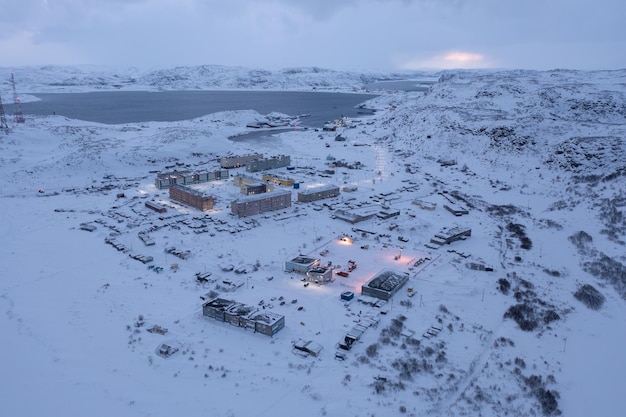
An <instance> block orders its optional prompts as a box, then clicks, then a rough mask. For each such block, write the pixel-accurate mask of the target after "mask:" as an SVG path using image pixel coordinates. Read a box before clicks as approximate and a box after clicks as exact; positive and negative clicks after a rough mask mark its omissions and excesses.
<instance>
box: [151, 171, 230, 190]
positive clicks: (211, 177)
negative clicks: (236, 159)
mask: <svg viewBox="0 0 626 417" xmlns="http://www.w3.org/2000/svg"><path fill="white" fill-rule="evenodd" d="M228 176H229V173H228V170H227V169H221V170H217V171H202V172H189V171H172V172H163V173H160V174H157V177H156V180H155V182H154V185H155V186H156V187H157V188H158V189H159V190H162V189H164V188H169V187H171V186H173V185H189V184H199V183H201V182H209V181H216V180H222V179H227V178H228Z"/></svg>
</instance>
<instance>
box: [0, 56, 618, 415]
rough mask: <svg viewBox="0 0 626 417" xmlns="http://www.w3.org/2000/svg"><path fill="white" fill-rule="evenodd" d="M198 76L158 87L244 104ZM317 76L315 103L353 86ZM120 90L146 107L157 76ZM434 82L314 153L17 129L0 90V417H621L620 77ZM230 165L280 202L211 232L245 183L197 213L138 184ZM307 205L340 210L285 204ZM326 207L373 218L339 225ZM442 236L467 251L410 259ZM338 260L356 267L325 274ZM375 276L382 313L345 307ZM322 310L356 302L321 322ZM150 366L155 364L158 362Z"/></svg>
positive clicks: (134, 129)
mask: <svg viewBox="0 0 626 417" xmlns="http://www.w3.org/2000/svg"><path fill="white" fill-rule="evenodd" d="M219 69H220V71H217V69H216V68H213V67H211V68H204V69H203V70H202V71H200V70H198V69H189V68H182V69H179V72H180V73H181V74H184V77H181V78H184V79H185V80H186V82H187V84H185V85H183V86H182V87H188V86H189V85H192V84H195V85H196V86H200V87H199V88H221V87H224V85H226V87H233V86H235V87H237V88H251V83H252V81H250V79H251V78H252V76H251V75H250V72H242V71H243V70H242V69H235V70H232V71H231V72H228V70H227V69H225V68H219ZM38 71H39V72H38ZM99 71H100V72H98V73H96V75H94V77H89V76H88V74H89V71H88V70H86V69H84V68H83V69H79V68H76V69H72V68H56V67H51V68H45V69H39V70H37V69H28V71H26V70H25V73H27V74H28V77H27V81H22V83H24V84H22V85H18V86H19V88H20V89H21V90H24V91H33V92H36V91H42V92H43V91H48V92H49V91H58V90H55V86H56V85H57V84H58V83H59V81H58V80H59V79H65V80H68V79H69V77H70V76H69V75H68V74H72V73H75V74H80V76H76V77H75V78H74V84H75V85H74V86H73V88H72V91H90V90H96V89H115V88H117V87H115V86H112V83H114V82H115V80H118V81H119V79H120V77H119V76H116V75H111V74H110V73H106V71H105V70H99ZM172 73H176V71H175V70H171V71H168V72H167V74H172ZM0 74H3V76H5V75H6V74H7V70H6V69H3V70H2V71H0ZM225 74H227V75H225ZM242 74H243V75H242ZM15 75H16V78H17V79H19V76H20V73H19V72H16V74H15ZM323 75H324V76H325V77H326V78H325V79H324V80H323V85H326V86H330V88H332V85H333V80H336V84H337V86H338V89H344V90H345V89H346V88H348V87H347V86H350V87H349V88H353V86H354V85H356V84H354V83H356V81H357V80H358V77H355V76H354V75H352V74H350V75H349V76H348V75H345V74H342V73H334V72H332V73H324V74H323ZM132 76H133V77H135V78H133V79H135V80H139V81H137V84H136V85H139V86H140V87H142V88H146V89H149V88H150V84H149V82H146V81H145V80H146V79H150V80H152V79H155V80H158V79H159V78H158V77H157V76H156V75H155V74H150V77H152V78H149V77H148V75H145V74H144V75H141V76H139V75H137V74H133V75H132ZM255 76H257V77H258V76H259V74H256V75H255ZM282 76H283V78H282V79H281V74H276V73H269V72H268V73H267V74H265V77H266V78H267V79H271V80H272V81H271V85H272V87H271V88H281V87H284V88H285V89H290V88H293V89H297V88H305V89H306V88H308V89H310V88H312V85H311V82H310V79H311V77H316V78H315V82H314V84H317V85H319V84H320V83H321V82H322V81H320V80H319V77H320V74H319V71H312V72H307V71H304V70H303V71H302V72H295V73H290V74H289V76H287V74H282ZM431 76H432V74H431ZM436 76H437V77H439V82H437V83H435V84H433V85H432V86H431V87H430V88H429V90H428V91H427V92H426V93H421V92H385V93H383V94H382V95H381V96H379V97H378V98H376V99H374V100H371V101H370V102H368V103H367V105H368V107H371V108H374V109H376V114H375V115H373V116H367V117H364V118H362V119H358V120H357V119H354V120H347V121H346V126H340V127H338V128H337V130H336V131H322V130H321V129H303V128H299V127H295V126H294V127H291V128H287V129H286V130H281V131H280V132H276V133H273V131H272V130H267V135H266V136H263V135H261V136H259V137H242V138H236V136H237V135H241V134H243V133H247V132H250V131H251V129H250V128H247V127H246V125H247V124H250V123H253V122H258V121H259V120H263V119H264V118H265V117H266V116H267V115H260V114H258V113H256V112H254V111H237V112H222V113H215V114H210V115H206V116H204V117H201V118H198V119H193V120H186V121H180V122H171V123H162V122H146V123H138V124H125V125H104V124H97V123H91V122H84V121H79V120H69V119H66V118H64V117H61V116H50V117H33V116H29V115H28V114H26V115H25V119H26V120H25V123H23V124H17V123H14V122H13V117H12V113H11V112H12V109H13V106H12V103H10V102H8V100H9V98H10V97H12V96H11V93H10V90H8V89H7V84H2V86H3V87H2V88H3V89H2V98H3V103H4V107H5V111H6V112H7V120H8V125H9V128H10V129H9V132H8V134H5V133H4V132H2V133H0V167H1V172H2V177H3V181H2V183H1V184H0V214H1V215H2V218H3V222H2V223H1V224H0V235H1V236H3V238H2V240H1V241H0V260H1V262H0V311H2V313H3V314H2V315H1V316H0V323H1V328H2V329H3V330H4V338H3V340H4V343H2V344H1V345H0V355H1V356H2V358H3V360H2V362H1V364H0V374H1V375H2V376H3V378H2V379H1V381H2V382H0V391H1V392H2V396H0V415H2V416H41V415H65V416H80V415H95V416H105V415H107V416H111V415H116V416H171V415H179V414H183V415H188V416H195V415H211V416H216V417H217V416H220V417H221V416H291V415H298V416H302V417H306V416H325V415H327V416H336V415H344V416H398V415H407V416H470V415H471V416H505V415H508V416H536V415H559V414H562V415H564V416H568V417H570V416H580V417H586V416H591V415H597V416H617V415H621V413H622V411H621V410H624V409H625V408H626V399H625V398H624V396H623V395H622V391H623V386H624V383H625V382H626V377H625V375H626V356H625V355H624V353H623V352H624V349H623V345H622V342H624V339H625V336H624V335H625V334H626V321H625V320H624V312H625V304H624V301H625V299H626V266H625V264H626V255H625V253H626V244H625V242H624V240H625V234H626V217H625V215H624V206H625V205H626V186H625V184H626V162H625V161H626V139H625V133H626V96H625V94H626V87H625V86H626V83H625V79H626V72H624V71H610V72H574V71H552V72H526V71H511V72H479V71H475V72H446V73H442V74H436ZM128 77H129V79H130V76H128ZM185 77H186V78H185ZM246 77H248V78H246ZM394 77H396V76H390V78H394ZM95 78H98V79H99V80H100V84H99V87H98V88H96V87H94V84H95V83H94V82H92V81H93V79H95ZM347 79H350V80H351V81H350V82H348V81H346V80H347ZM86 80H87V81H86ZM216 80H218V81H216ZM219 80H221V81H219ZM235 80H237V81H236V82H235ZM242 80H248V81H245V82H244V81H242ZM281 80H282V81H281ZM285 80H286V81H285ZM371 81H373V80H371ZM218 82H221V83H222V84H219V85H218V84H215V83H218ZM268 82H269V81H268ZM55 83H56V84H55ZM212 83H213V84H212ZM303 86H304V87H303ZM179 87H180V86H179ZM188 88H192V87H188ZM272 116H277V115H272ZM288 116H290V115H284V120H290V119H289V117H288ZM338 135H341V137H343V138H345V139H346V140H345V141H341V140H336V139H337V136H338ZM233 137H235V138H234V139H233ZM252 153H262V154H263V155H264V156H266V157H270V156H273V155H278V154H284V155H289V156H290V158H291V168H293V169H286V168H280V169H277V170H272V171H271V173H272V174H276V175H278V176H280V177H289V178H293V179H294V180H295V181H296V182H297V183H298V184H299V186H300V188H299V189H295V188H293V187H281V186H276V188H284V189H287V190H290V191H291V193H292V198H291V201H292V204H291V206H290V207H288V208H286V209H282V210H277V211H271V212H266V213H263V214H260V215H255V216H250V217H243V218H238V217H236V216H235V215H233V214H231V211H230V203H231V202H232V201H234V200H236V199H238V198H241V197H242V194H241V192H240V189H239V187H238V186H236V185H234V183H233V177H234V176H235V175H237V174H247V175H253V176H256V177H258V178H259V179H260V173H247V172H246V170H245V168H236V169H231V170H230V178H228V179H222V180H218V181H214V182H207V183H202V184H198V185H194V186H193V187H194V188H196V189H197V190H199V191H203V192H205V193H208V194H210V195H212V196H213V197H214V199H215V207H214V209H213V210H210V211H206V212H202V211H199V210H196V209H193V208H191V207H187V206H184V205H182V204H179V203H177V202H175V201H172V200H170V198H169V194H168V190H166V189H164V190H159V189H157V188H156V186H155V179H156V175H157V173H158V172H168V171H172V170H188V171H194V172H195V171H198V172H199V171H215V170H218V169H220V164H219V160H220V158H222V157H225V156H227V155H247V154H252ZM321 185H335V186H338V187H340V188H341V190H342V191H341V193H340V195H339V196H337V197H334V198H330V199H325V200H319V201H316V202H313V203H300V202H298V198H297V196H298V192H300V191H303V190H305V189H308V188H312V187H316V186H321ZM148 201H150V202H155V203H158V204H161V205H163V206H164V207H165V208H166V210H167V211H166V212H165V213H157V212H155V211H153V210H150V209H149V208H147V207H146V206H145V203H146V202H148ZM444 206H449V207H457V208H463V209H466V210H467V214H463V215H459V216H456V215H454V214H452V213H451V212H450V211H448V210H447V209H445V208H444ZM342 210H343V211H347V212H352V213H360V214H364V213H366V214H367V213H375V214H376V215H374V216H373V217H370V218H367V219H366V220H363V221H361V222H359V223H355V224H351V223H349V222H347V221H345V220H342V219H341V218H340V217H341V216H340V215H339V216H338V213H341V211H342ZM384 213H398V215H397V216H393V217H390V218H386V219H385V218H382V217H385V216H384V215H383V214H384ZM453 227H459V228H470V229H471V236H469V237H466V238H464V239H461V240H457V241H454V242H452V243H450V244H443V245H437V244H434V243H432V242H431V239H435V235H436V234H438V233H440V232H441V231H442V230H443V229H445V228H448V229H449V228H453ZM84 229H88V230H84ZM146 235H148V236H149V238H150V241H151V242H154V244H153V245H146V244H145V243H144V241H143V240H142V239H141V237H145V236H146ZM342 238H343V239H342ZM110 239H113V240H114V242H116V244H117V245H118V246H119V247H120V248H122V250H116V248H115V247H113V245H111V244H107V243H106V242H105V240H108V241H109V242H110V241H111V240H110ZM435 240H436V239H435ZM173 247H174V248H176V250H177V251H176V252H177V253H179V254H180V253H182V254H188V256H183V257H180V256H177V255H176V254H175V253H174V251H171V250H170V249H171V248H173ZM168 250H169V252H168ZM129 255H142V256H145V257H147V256H149V257H152V260H151V261H149V262H146V263H143V262H141V261H139V260H137V259H133V258H132V257H131V256H129ZM298 255H306V256H309V257H313V258H316V259H319V260H320V262H321V264H327V263H329V262H330V263H331V265H332V267H333V268H334V270H333V274H332V282H328V283H325V284H323V285H317V284H315V283H306V282H305V281H303V279H304V277H305V276H304V275H302V274H299V273H296V272H285V262H286V261H289V260H291V259H292V258H294V257H297V256H298ZM183 258H184V259H183ZM349 261H354V264H355V265H356V268H354V269H353V270H352V271H350V272H349V274H348V276H346V277H343V276H341V275H338V274H337V272H339V271H348V267H349V266H350V263H349ZM229 265H230V266H232V267H233V268H232V270H231V268H229V267H228V266H229ZM382 270H392V271H395V272H397V273H398V274H407V275H408V277H409V279H408V282H407V283H406V284H405V285H404V286H402V288H400V290H399V291H398V292H397V293H396V294H395V295H394V296H393V297H392V298H391V300H389V301H388V302H386V303H382V302H376V300H375V299H372V298H370V297H366V296H364V295H362V294H361V288H362V285H363V284H365V283H366V282H367V281H368V280H369V279H370V278H372V277H373V276H374V275H376V274H377V273H378V272H380V271H382ZM207 272H209V273H210V279H209V281H208V282H198V280H197V279H196V274H197V273H207ZM346 291H351V292H353V293H354V294H355V297H354V299H352V300H350V301H344V300H341V299H340V296H341V294H342V293H343V292H346ZM215 297H219V298H223V299H227V300H235V301H237V302H241V303H244V304H247V305H249V306H254V307H255V308H257V309H259V310H265V311H269V312H272V313H275V314H278V315H282V316H284V318H285V327H284V328H282V329H281V330H279V331H278V332H277V333H276V334H275V335H274V336H273V337H269V336H266V335H263V334H260V333H256V332H252V331H250V330H247V329H246V328H243V327H236V326H233V325H231V324H229V323H226V322H219V321H217V320H215V319H212V318H209V317H205V316H203V314H202V312H203V309H202V305H203V303H204V302H205V301H206V300H209V299H213V298H215ZM359 324H360V325H363V326H364V327H365V330H364V332H363V334H362V335H361V337H360V338H359V339H358V340H357V341H356V342H355V343H354V345H352V347H351V349H349V350H343V349H341V348H340V347H339V346H338V345H339V342H342V341H343V340H344V338H345V336H346V335H347V334H348V333H350V331H351V329H353V328H354V327H355V326H357V325H359ZM153 326H159V327H160V328H163V329H166V330H167V331H166V332H165V333H164V334H160V333H158V332H151V331H148V330H149V329H150V330H152V329H153ZM298 341H313V342H314V343H315V344H317V345H319V346H320V347H321V348H322V350H321V352H320V353H319V355H318V356H313V355H308V354H306V353H305V352H303V351H300V350H298V349H294V344H296V343H297V342H298ZM162 344H166V345H168V346H170V347H172V348H173V350H176V349H177V350H176V352H175V353H173V354H172V355H171V356H169V357H162V356H160V355H159V354H158V350H159V347H160V346H162ZM336 352H340V353H341V355H342V356H344V359H343V360H341V359H340V358H337V357H336Z"/></svg>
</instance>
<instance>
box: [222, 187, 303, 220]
mask: <svg viewBox="0 0 626 417" xmlns="http://www.w3.org/2000/svg"><path fill="white" fill-rule="evenodd" d="M287 207H291V191H287V190H279V191H274V192H271V193H263V194H254V195H248V196H245V197H241V198H239V199H237V200H235V201H233V202H232V203H230V211H231V213H233V214H236V215H237V216H239V217H247V216H254V215H256V214H261V213H265V212H267V211H273V210H281V209H284V208H287Z"/></svg>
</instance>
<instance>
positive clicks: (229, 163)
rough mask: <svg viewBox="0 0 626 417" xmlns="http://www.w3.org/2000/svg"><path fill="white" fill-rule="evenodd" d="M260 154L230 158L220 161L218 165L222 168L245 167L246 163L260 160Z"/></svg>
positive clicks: (261, 155) (261, 156)
mask: <svg viewBox="0 0 626 417" xmlns="http://www.w3.org/2000/svg"><path fill="white" fill-rule="evenodd" d="M262 158H263V154H262V153H255V154H252V155H243V156H232V157H227V158H222V159H220V165H221V167H222V168H239V167H242V166H245V165H246V164H247V163H248V162H250V161H254V160H255V159H262Z"/></svg>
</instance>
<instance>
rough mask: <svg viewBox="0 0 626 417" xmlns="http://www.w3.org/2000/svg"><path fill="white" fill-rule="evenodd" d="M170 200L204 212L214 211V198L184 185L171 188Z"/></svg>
mask: <svg viewBox="0 0 626 417" xmlns="http://www.w3.org/2000/svg"><path fill="white" fill-rule="evenodd" d="M170 199H172V200H174V201H177V202H179V203H182V204H185V205H187V206H191V207H193V208H197V209H198V210H202V211H205V210H212V209H213V196H210V195H206V194H204V193H202V192H200V191H197V190H194V189H192V188H189V187H185V186H183V185H174V186H171V187H170Z"/></svg>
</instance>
